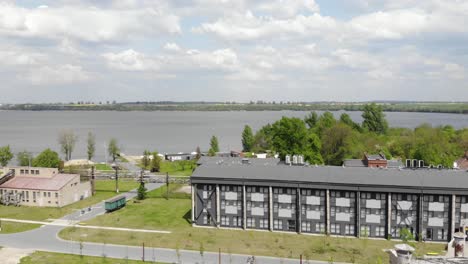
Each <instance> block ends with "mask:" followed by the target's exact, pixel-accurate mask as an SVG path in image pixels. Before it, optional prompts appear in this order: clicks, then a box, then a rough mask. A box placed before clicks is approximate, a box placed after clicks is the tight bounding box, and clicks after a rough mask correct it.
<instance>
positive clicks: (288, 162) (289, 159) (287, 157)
mask: <svg viewBox="0 0 468 264" xmlns="http://www.w3.org/2000/svg"><path fill="white" fill-rule="evenodd" d="M285 162H286V164H288V165H291V156H290V155H286V157H285Z"/></svg>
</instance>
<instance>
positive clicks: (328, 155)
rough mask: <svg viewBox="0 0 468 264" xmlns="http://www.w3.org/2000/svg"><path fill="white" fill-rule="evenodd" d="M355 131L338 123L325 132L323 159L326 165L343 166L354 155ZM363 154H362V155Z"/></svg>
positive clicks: (323, 137)
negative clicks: (346, 159) (344, 161)
mask: <svg viewBox="0 0 468 264" xmlns="http://www.w3.org/2000/svg"><path fill="white" fill-rule="evenodd" d="M354 133H355V132H354V131H353V130H352V128H351V127H349V126H347V125H345V124H343V123H336V124H335V125H334V126H332V127H329V128H327V129H325V130H324V133H323V136H322V157H323V159H324V161H325V164H328V165H341V164H343V160H344V159H345V158H349V157H350V156H352V154H353V150H352V149H353V144H354V142H353V139H355V137H354ZM361 154H362V153H361Z"/></svg>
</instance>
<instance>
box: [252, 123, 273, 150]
mask: <svg viewBox="0 0 468 264" xmlns="http://www.w3.org/2000/svg"><path fill="white" fill-rule="evenodd" d="M271 135H272V133H271V125H270V124H267V125H265V126H263V127H262V128H261V129H260V130H258V131H257V133H256V134H255V137H254V145H253V148H252V151H253V152H265V151H267V150H270V149H271Z"/></svg>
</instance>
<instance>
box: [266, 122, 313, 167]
mask: <svg viewBox="0 0 468 264" xmlns="http://www.w3.org/2000/svg"><path fill="white" fill-rule="evenodd" d="M269 132H270V133H271V146H272V147H273V150H275V151H276V152H278V153H279V155H280V158H281V159H284V158H285V156H286V155H288V154H289V155H294V154H297V155H301V154H302V155H304V159H305V160H306V161H308V162H311V163H315V164H317V163H321V159H322V158H321V156H320V139H319V137H318V136H317V135H316V134H314V133H313V132H312V131H309V130H308V129H307V128H306V126H305V123H304V121H302V120H301V119H299V118H295V117H293V118H288V117H283V118H281V119H280V120H279V121H276V122H275V123H274V124H273V125H272V126H271V130H270V131H269Z"/></svg>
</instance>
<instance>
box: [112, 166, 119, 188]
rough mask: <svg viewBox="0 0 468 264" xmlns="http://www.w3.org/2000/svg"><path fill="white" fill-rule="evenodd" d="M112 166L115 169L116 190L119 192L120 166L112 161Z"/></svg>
mask: <svg viewBox="0 0 468 264" xmlns="http://www.w3.org/2000/svg"><path fill="white" fill-rule="evenodd" d="M111 166H112V168H113V169H114V170H115V192H116V193H119V166H118V165H117V164H115V163H112V165H111Z"/></svg>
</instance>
